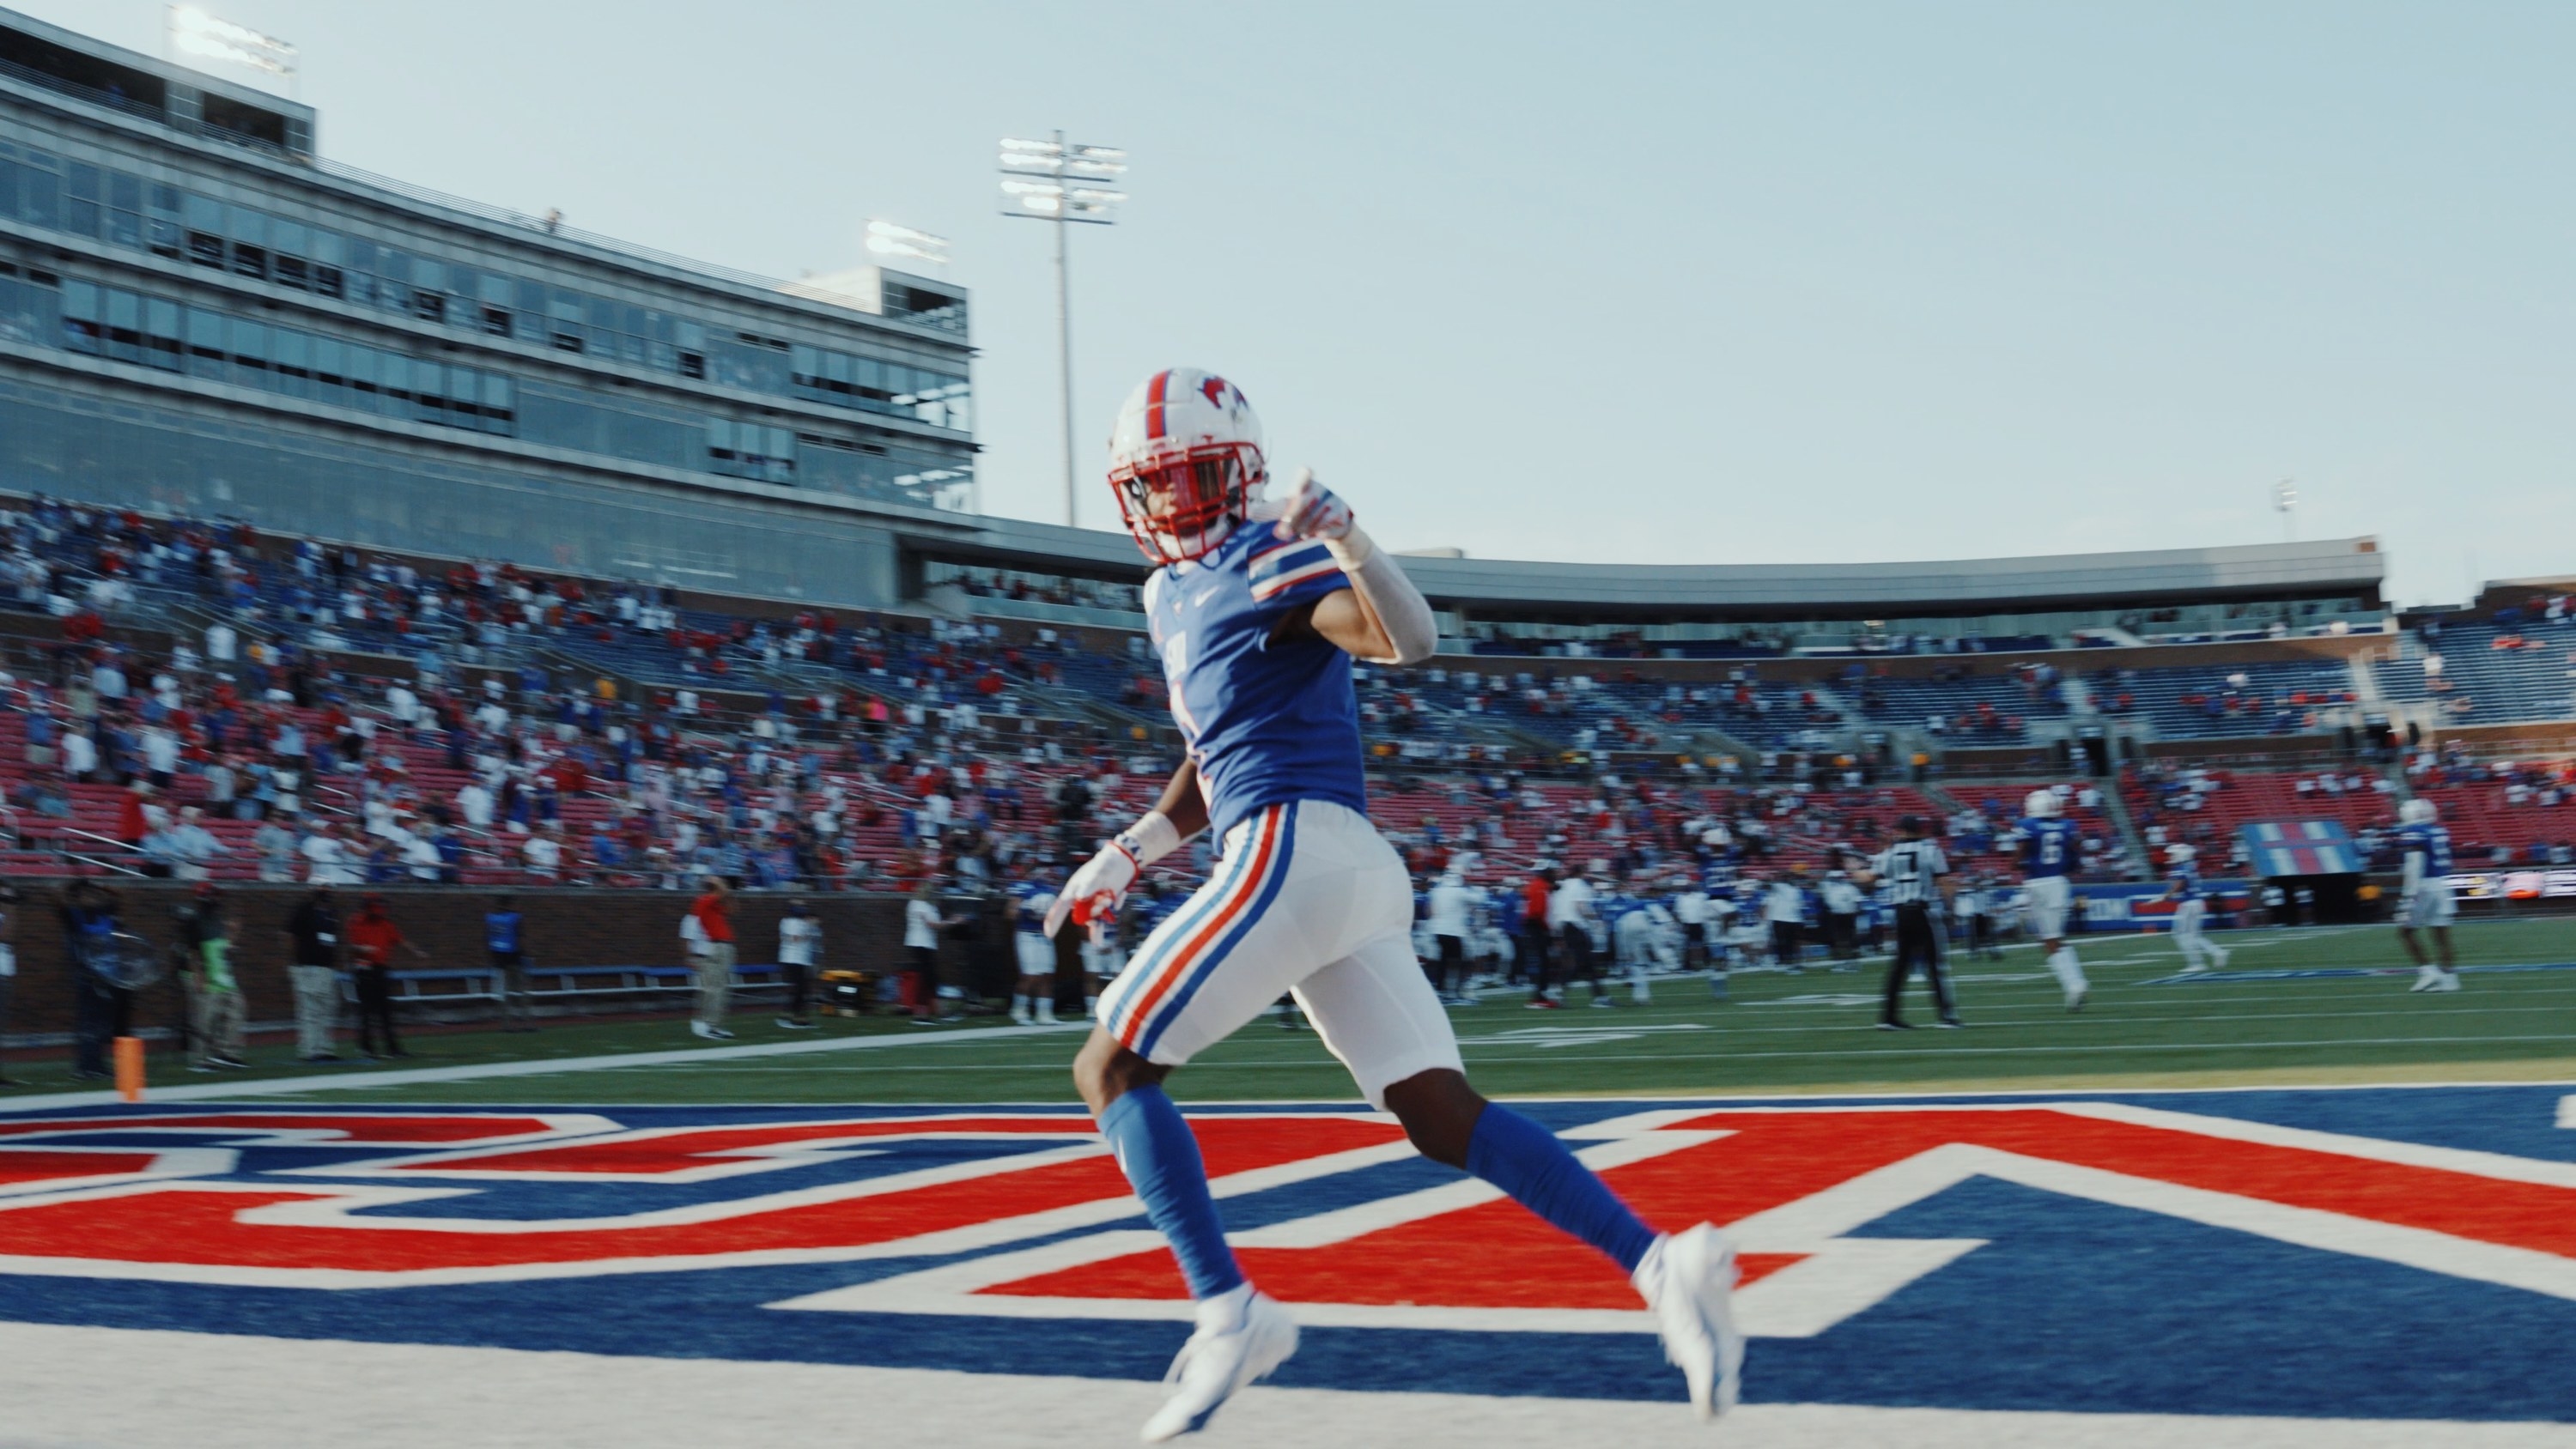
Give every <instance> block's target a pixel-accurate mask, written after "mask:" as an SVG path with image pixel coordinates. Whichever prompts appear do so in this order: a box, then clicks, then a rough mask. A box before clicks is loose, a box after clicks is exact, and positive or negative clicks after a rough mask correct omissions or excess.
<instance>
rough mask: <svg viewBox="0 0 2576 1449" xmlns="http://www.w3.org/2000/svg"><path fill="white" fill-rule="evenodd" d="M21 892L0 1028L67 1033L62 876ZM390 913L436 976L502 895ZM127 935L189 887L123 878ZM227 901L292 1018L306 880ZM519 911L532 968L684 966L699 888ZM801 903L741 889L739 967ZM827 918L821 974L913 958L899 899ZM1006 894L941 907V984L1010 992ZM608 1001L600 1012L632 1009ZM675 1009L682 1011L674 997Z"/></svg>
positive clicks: (263, 999)
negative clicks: (295, 945) (13, 978)
mask: <svg viewBox="0 0 2576 1449" xmlns="http://www.w3.org/2000/svg"><path fill="white" fill-rule="evenodd" d="M15 884H16V885H17V886H18V891H19V896H20V900H19V903H18V905H17V906H16V907H15V908H13V910H12V912H11V914H12V916H13V918H14V923H15V930H14V931H13V933H12V934H13V936H14V938H15V941H16V945H17V949H18V982H17V991H16V994H15V998H14V999H13V1000H12V1001H11V1003H10V1007H9V1019H8V1021H7V1022H5V1023H0V1030H5V1031H6V1033H7V1034H8V1035H9V1036H12V1037H23V1036H43V1035H52V1034H57V1033H62V1032H68V1031H70V1030H71V1027H72V986H71V970H70V965H69V961H68V959H67V957H66V955H65V953H64V949H63V931H62V925H61V922H60V920H59V918H58V917H57V916H56V914H55V910H54V908H55V906H56V905H57V904H59V902H60V896H59V894H58V892H57V886H58V885H59V884H60V883H59V882H54V881H19V882H16V883H15ZM380 893H381V894H382V895H383V896H384V897H385V906H386V911H387V913H388V914H390V915H391V916H392V917H393V918H394V920H395V922H396V923H397V924H398V925H400V926H401V927H402V931H403V935H404V936H405V938H407V939H409V940H411V941H413V942H414V943H416V944H418V945H419V947H420V948H421V949H422V950H423V951H426V952H428V953H429V956H430V959H429V960H428V961H418V960H415V959H413V958H412V957H411V956H410V955H409V954H408V953H400V954H398V955H397V958H396V960H395V966H394V969H396V970H398V971H400V970H415V969H417V970H432V969H440V968H449V969H454V968H465V967H480V966H483V965H484V964H486V960H487V957H486V953H485V952H484V949H483V915H484V913H485V912H486V911H488V910H490V909H491V905H492V899H493V895H494V893H493V892H491V891H488V890H459V889H453V888H441V887H420V888H404V887H386V888H384V889H383V890H382V891H381V892H380ZM119 894H120V896H121V898H122V907H123V909H122V916H123V920H124V924H125V929H126V930H128V931H131V932H133V933H134V934H136V935H138V936H141V937H143V938H144V939H146V940H148V941H151V942H153V943H154V944H155V945H159V946H166V945H168V944H169V943H170V942H171V941H172V940H173V939H174V938H175V935H176V928H175V925H174V923H173V921H172V919H171V908H172V907H173V906H175V905H178V904H180V903H181V902H183V901H185V900H186V899H188V888H187V887H185V886H180V885H174V884H170V883H166V882H157V881H156V882H128V883H126V884H125V885H123V886H121V887H120V888H119ZM224 894H225V901H226V905H227V907H228V909H229V911H230V913H231V915H232V916H233V918H234V919H235V920H236V921H237V922H238V923H239V926H240V931H239V935H238V938H237V939H236V940H235V941H234V944H233V951H234V955H233V959H234V961H235V963H236V971H237V974H238V975H239V977H240V980H241V983H242V989H243V991H244V993H245V998H246V999H245V1002H244V1005H245V1007H246V1008H247V1010H248V1013H249V1016H250V1019H251V1020H252V1021H254V1022H280V1021H291V1020H292V1019H293V1018H294V1015H295V1007H294V997H293V992H292V990H291V988H290V987H289V986H288V984H287V975H286V966H287V947H288V942H287V938H286V935H285V928H286V920H287V917H288V916H289V915H290V914H292V913H293V911H294V909H295V907H296V904H297V903H298V902H300V901H301V900H303V899H304V896H305V894H306V888H305V887H302V886H257V885H244V886H238V887H235V888H232V889H228V890H227V891H226V892H225V893H224ZM336 894H337V895H338V897H339V904H340V909H341V912H342V914H343V916H344V917H345V916H348V915H352V914H355V913H356V911H357V908H358V903H359V900H360V898H361V897H363V896H364V895H365V894H366V892H365V891H362V890H358V889H355V888H351V887H345V886H344V887H342V888H340V889H339V890H338V891H337V892H336ZM516 894H517V898H518V907H519V911H520V914H521V915H523V916H525V917H526V936H527V946H528V953H529V963H530V964H531V965H535V966H541V967H542V966H678V965H682V964H685V958H684V957H683V955H682V953H681V949H680V916H681V913H682V912H683V911H684V910H685V909H686V908H687V906H688V903H689V901H690V899H691V897H690V896H688V895H686V894H684V893H682V892H678V891H604V890H544V891H537V890H521V891H518V892H517V893H516ZM790 899H793V897H791V896H788V895H782V894H762V895H748V894H740V895H736V896H735V897H734V931H735V936H736V938H737V940H738V941H739V942H740V946H739V950H738V953H737V954H738V958H739V959H740V960H741V962H742V963H743V964H744V965H766V964H769V963H770V962H773V961H775V960H776V959H777V947H778V922H779V919H780V917H782V916H784V915H785V914H786V908H787V902H788V901H789V900H790ZM805 899H806V900H807V901H809V902H810V903H811V904H812V906H813V909H814V914H815V917H816V919H818V920H820V921H821V922H822V924H823V958H822V969H823V970H826V971H833V970H845V969H851V970H864V971H879V972H883V971H890V970H894V969H897V968H899V967H901V966H905V965H908V964H909V962H908V961H906V960H905V959H904V953H903V950H902V946H903V908H904V901H905V898H904V897H902V896H898V895H873V894H868V895H862V894H828V893H824V894H815V895H810V896H807V897H805ZM1007 905H1008V902H1007V901H1005V900H1001V899H998V898H997V899H993V900H986V901H980V902H979V901H975V900H972V899H969V898H965V897H957V898H952V899H949V900H947V901H944V902H943V903H942V909H943V911H945V912H946V913H947V914H949V915H968V914H970V913H971V914H972V916H973V919H972V920H971V922H970V923H969V924H968V925H966V926H962V927H960V928H959V929H958V930H957V931H956V932H953V933H951V939H950V940H948V941H947V942H946V943H944V944H943V945H942V946H941V948H940V963H939V964H940V979H941V980H942V981H944V982H948V983H951V984H954V985H959V986H963V987H965V988H966V989H967V990H968V991H969V992H970V993H973V994H976V995H982V996H994V995H1005V994H1008V992H1009V991H1010V986H1011V981H1012V978H1013V977H1014V976H1016V975H1017V972H1018V968H1017V965H1016V963H1015V960H1014V958H1013V956H1012V941H1011V935H1010V930H1011V927H1010V913H1009V911H1008V909H1007ZM177 999H178V998H177V990H176V988H175V987H172V986H169V985H166V984H165V985H163V986H158V987H155V988H153V989H152V990H151V991H150V992H147V993H146V997H145V1000H144V1001H142V1002H140V1003H138V1005H137V1009H136V1015H137V1018H138V1019H137V1022H136V1025H137V1026H138V1027H146V1028H148V1027H156V1026H165V1025H168V1024H170V1023H171V1022H173V1021H175V1020H176V1019H177V1011H178V1007H177ZM633 1005H634V1004H633V1003H631V1002H630V1003H627V1004H626V1005H625V1006H624V1007H623V1008H619V1007H615V1006H603V1007H601V1008H600V1009H603V1010H608V1009H626V1010H631V1009H633ZM671 1009H672V1010H674V1011H678V1010H682V1009H684V1008H683V1007H682V1006H680V1005H676V1004H673V1005H672V1006H671Z"/></svg>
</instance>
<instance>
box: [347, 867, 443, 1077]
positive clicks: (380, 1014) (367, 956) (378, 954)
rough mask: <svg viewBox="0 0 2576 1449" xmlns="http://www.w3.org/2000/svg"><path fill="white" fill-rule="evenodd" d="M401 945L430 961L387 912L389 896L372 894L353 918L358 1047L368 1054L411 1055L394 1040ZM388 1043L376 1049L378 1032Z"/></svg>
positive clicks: (351, 933) (351, 960)
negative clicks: (395, 965) (397, 953)
mask: <svg viewBox="0 0 2576 1449" xmlns="http://www.w3.org/2000/svg"><path fill="white" fill-rule="evenodd" d="M397 948H399V949H402V950H405V951H409V952H410V953H412V955H414V956H416V957H419V958H420V959H421V960H423V961H426V960H428V959H429V953H428V952H426V951H423V950H422V949H420V948H419V947H418V946H415V945H413V944H412V943H411V942H409V941H406V940H404V939H403V933H402V927H400V926H397V925H395V924H394V918H393V917H391V916H388V915H386V914H385V898H384V897H383V896H369V897H367V899H366V902H365V904H363V905H361V906H359V907H358V914H357V915H355V916H353V917H351V918H350V921H349V964H350V966H351V967H352V968H353V969H354V970H355V971H356V973H357V983H358V1050H359V1051H360V1052H361V1053H363V1054H365V1055H368V1056H388V1057H407V1056H410V1055H411V1053H409V1052H407V1051H404V1050H403V1046H402V1043H401V1042H399V1041H397V1040H395V1039H394V993H393V971H392V967H393V961H394V951H395V950H396V949H397ZM379 1030H381V1031H382V1032H383V1033H384V1038H385V1046H384V1050H383V1051H382V1052H378V1051H377V1050H376V1045H375V1042H376V1033H377V1032H378V1031H379Z"/></svg>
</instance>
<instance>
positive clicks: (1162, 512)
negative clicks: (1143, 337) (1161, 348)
mask: <svg viewBox="0 0 2576 1449" xmlns="http://www.w3.org/2000/svg"><path fill="white" fill-rule="evenodd" d="M1269 477H1270V473H1269V466H1268V464H1267V463H1266V462H1265V460H1264V459H1263V456H1262V451H1261V419H1260V418H1259V417H1257V416H1256V415H1254V413H1253V411H1252V400H1251V399H1249V398H1247V397H1245V396H1244V395H1243V389H1241V388H1239V387H1236V386H1235V385H1234V384H1233V383H1230V382H1228V381H1226V380H1225V379H1224V378H1222V377H1219V376H1217V375H1216V374H1215V373H1212V372H1208V371H1205V370H1203V369H1200V368H1195V367H1174V368H1166V369H1164V370H1163V371H1161V372H1158V373H1155V374H1154V375H1153V376H1152V377H1149V378H1147V379H1146V380H1145V381H1144V382H1143V383H1142V384H1141V385H1139V386H1138V387H1137V389H1136V390H1135V391H1134V392H1132V393H1129V394H1128V395H1127V401H1126V402H1125V403H1124V404H1123V405H1121V406H1120V408H1119V409H1118V421H1117V424H1116V426H1114V427H1113V428H1112V429H1111V430H1110V434H1109V488H1110V491H1111V492H1112V493H1114V494H1116V495H1117V498H1118V512H1119V516H1120V517H1122V518H1123V519H1125V520H1126V523H1127V531H1128V532H1129V533H1132V534H1134V535H1135V536H1136V546H1137V547H1139V548H1141V549H1143V550H1144V551H1145V556H1146V557H1147V558H1149V559H1152V560H1153V561H1154V562H1156V563H1161V564H1172V563H1183V562H1186V561H1188V560H1191V559H1195V558H1200V557H1203V556H1204V555H1205V554H1206V553H1207V552H1208V550H1210V549H1212V548H1215V547H1216V546H1217V545H1218V544H1220V543H1223V542H1224V541H1225V540H1226V538H1227V536H1228V535H1230V534H1232V533H1233V532H1234V529H1235V526H1236V525H1237V524H1239V523H1241V522H1243V520H1244V518H1245V517H1246V516H1247V514H1248V512H1249V510H1250V508H1251V506H1252V504H1253V502H1254V501H1255V499H1256V498H1257V497H1258V495H1259V493H1260V489H1261V485H1262V484H1263V483H1265V482H1267V481H1268V480H1269Z"/></svg>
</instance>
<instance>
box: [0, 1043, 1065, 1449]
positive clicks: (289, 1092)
mask: <svg viewBox="0 0 2576 1449" xmlns="http://www.w3.org/2000/svg"><path fill="white" fill-rule="evenodd" d="M1090 1029H1091V1023H1090V1022H1087V1021H1074V1022H1064V1023H1060V1024H1058V1025H1055V1026H1012V1027H998V1028H985V1029H980V1030H972V1031H941V1032H925V1033H923V1034H922V1035H919V1036H850V1037H833V1038H828V1039H825V1040H821V1041H779V1042H762V1043H759V1044H757V1045H754V1046H733V1047H722V1046H718V1047H682V1048H679V1049H677V1050H674V1051H661V1052H626V1053H623V1054H621V1055H615V1056H597V1057H545V1058H538V1059H535V1060H530V1061H520V1062H474V1063H470V1064H467V1065H464V1066H454V1067H403V1068H399V1069H396V1070H392V1071H382V1072H316V1073H314V1074H313V1075H311V1076H304V1077H269V1078H263V1079H260V1080H257V1081H248V1082H192V1083H189V1084H188V1085H186V1086H180V1087H154V1088H152V1089H150V1090H149V1091H148V1092H146V1093H145V1096H144V1100H146V1101H148V1102H230V1101H235V1100H238V1099H240V1098H244V1097H291V1096H295V1095H298V1094H300V1093H304V1092H344V1091H349V1090H351V1089H353V1088H361V1089H363V1088H375V1087H410V1086H421V1085H427V1084H430V1083H436V1082H472V1081H481V1080H483V1079H485V1078H490V1077H550V1076H556V1075H559V1074H561V1073H565V1072H604V1071H621V1070H624V1069H626V1068H628V1067H668V1066H691V1065H704V1064H707V1063H713V1062H732V1061H746V1060H757V1059H759V1058H763V1057H793V1056H812V1055H817V1054H823V1053H830V1052H859V1051H880V1050H887V1049H892V1048H898V1047H917V1046H940V1045H944V1044H950V1043H955V1042H972V1041H988V1040H995V1039H1013V1038H1021V1037H1031V1036H1054V1035H1062V1034H1064V1033H1067V1032H1077V1031H1089V1030H1090ZM118 1100H119V1098H118V1097H117V1095H116V1094H115V1093H114V1092H53V1093H49V1094H46V1095H43V1096H36V1097H11V1098H5V1099H0V1112H22V1111H37V1110H43V1109H46V1108H52V1107H103V1106H107V1105H109V1104H110V1103H113V1102H116V1101H118ZM0 1449H8V1446H7V1445H6V1443H5V1441H0Z"/></svg>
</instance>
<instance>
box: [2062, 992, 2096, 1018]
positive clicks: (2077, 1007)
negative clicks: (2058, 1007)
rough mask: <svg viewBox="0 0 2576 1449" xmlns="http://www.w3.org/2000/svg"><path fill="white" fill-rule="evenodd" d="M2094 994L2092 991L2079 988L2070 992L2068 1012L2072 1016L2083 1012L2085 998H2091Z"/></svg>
mask: <svg viewBox="0 0 2576 1449" xmlns="http://www.w3.org/2000/svg"><path fill="white" fill-rule="evenodd" d="M2092 994H2093V993H2092V992H2090V991H2086V990H2084V989H2082V988H2081V987H2079V988H2077V989H2075V990H2073V991H2070V992H2068V993H2066V1009H2067V1011H2068V1012H2069V1013H2070V1014H2072V1013H2074V1012H2078V1011H2082V1010H2083V1009H2084V1000H2085V998H2086V997H2088V996H2091V995H2092Z"/></svg>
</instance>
